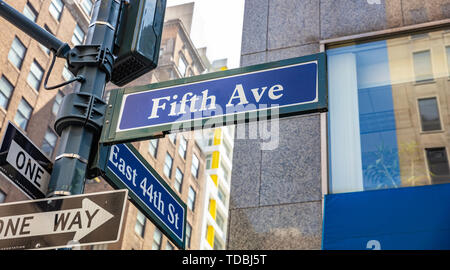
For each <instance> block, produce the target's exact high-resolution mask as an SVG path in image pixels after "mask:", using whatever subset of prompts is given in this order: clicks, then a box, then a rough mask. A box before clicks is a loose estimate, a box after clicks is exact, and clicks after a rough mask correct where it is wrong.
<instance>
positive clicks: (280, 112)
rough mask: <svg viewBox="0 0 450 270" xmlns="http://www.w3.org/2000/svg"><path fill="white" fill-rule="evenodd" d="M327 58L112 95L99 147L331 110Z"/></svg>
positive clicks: (308, 58)
mask: <svg viewBox="0 0 450 270" xmlns="http://www.w3.org/2000/svg"><path fill="white" fill-rule="evenodd" d="M325 61H326V56H325V54H324V53H319V54H313V55H308V56H303V57H299V58H293V59H287V60H282V61H277V62H271V63H266V64H260V65H255V66H250V67H244V68H237V69H232V70H226V71H220V72H214V73H209V74H204V75H199V76H194V77H189V78H183V79H178V80H172V81H166V82H161V83H155V84H149V85H144V86H139V87H128V88H119V89H115V90H111V95H110V99H109V105H108V109H107V112H106V116H105V122H104V127H103V131H102V136H101V139H100V143H103V144H116V143H121V142H130V141H138V140H144V139H150V138H155V137H158V136H161V135H162V134H163V133H170V132H174V131H179V130H180V131H181V130H193V129H200V128H212V127H217V126H222V125H227V124H235V123H239V122H244V121H245V122H248V121H255V120H258V119H259V118H261V117H264V119H268V118H269V117H272V118H273V117H285V116H290V115H295V114H301V113H310V112H317V111H326V110H327V91H326V70H325V66H326V64H325Z"/></svg>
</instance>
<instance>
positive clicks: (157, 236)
mask: <svg viewBox="0 0 450 270" xmlns="http://www.w3.org/2000/svg"><path fill="white" fill-rule="evenodd" d="M161 242H162V233H161V231H160V230H158V228H155V233H154V234H153V244H152V250H160V249H161Z"/></svg>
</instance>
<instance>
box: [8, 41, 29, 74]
mask: <svg viewBox="0 0 450 270" xmlns="http://www.w3.org/2000/svg"><path fill="white" fill-rule="evenodd" d="M26 52H27V48H25V45H23V43H22V42H21V41H20V40H19V39H18V38H17V37H15V38H14V40H13V42H12V45H11V49H10V50H9V53H8V60H9V61H10V62H11V63H12V64H13V65H14V66H15V67H16V68H18V69H20V68H21V67H22V63H23V59H24V58H25V53H26Z"/></svg>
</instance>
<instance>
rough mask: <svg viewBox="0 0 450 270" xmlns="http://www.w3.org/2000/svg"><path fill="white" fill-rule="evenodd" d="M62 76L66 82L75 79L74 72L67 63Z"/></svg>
mask: <svg viewBox="0 0 450 270" xmlns="http://www.w3.org/2000/svg"><path fill="white" fill-rule="evenodd" d="M62 76H63V78H64V80H66V81H70V80H72V79H73V78H74V76H73V74H72V72H71V71H70V70H69V66H68V65H67V62H66V63H64V67H63V71H62Z"/></svg>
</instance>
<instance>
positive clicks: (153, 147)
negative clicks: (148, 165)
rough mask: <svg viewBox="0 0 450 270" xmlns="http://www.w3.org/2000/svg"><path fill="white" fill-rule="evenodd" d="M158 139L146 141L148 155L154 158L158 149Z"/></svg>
mask: <svg viewBox="0 0 450 270" xmlns="http://www.w3.org/2000/svg"><path fill="white" fill-rule="evenodd" d="M158 142H159V140H158V139H152V140H150V141H149V143H148V152H149V153H150V155H152V156H153V157H154V158H156V153H157V151H158Z"/></svg>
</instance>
